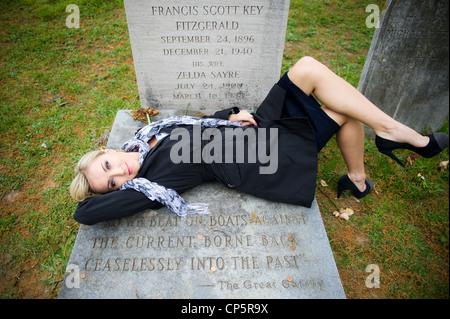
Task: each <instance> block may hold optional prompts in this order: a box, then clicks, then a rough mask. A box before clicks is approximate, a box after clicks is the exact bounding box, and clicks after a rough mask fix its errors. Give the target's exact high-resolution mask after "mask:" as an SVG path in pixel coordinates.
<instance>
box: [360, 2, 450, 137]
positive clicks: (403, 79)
mask: <svg viewBox="0 0 450 319" xmlns="http://www.w3.org/2000/svg"><path fill="white" fill-rule="evenodd" d="M448 14H449V2H448V1H447V0H434V1H430V0H398V1H392V0H389V1H387V8H386V9H385V10H384V11H383V13H382V19H381V24H380V28H379V29H377V30H376V31H375V33H374V37H373V39H372V44H371V47H370V50H369V54H368V56H367V60H366V63H365V66H364V70H363V72H362V75H361V79H360V82H359V86H358V89H359V90H360V91H361V92H362V93H363V94H364V95H365V96H366V97H367V98H369V99H370V100H371V101H372V102H373V103H374V104H375V105H377V106H378V107H380V108H381V109H382V110H383V111H385V112H386V113H387V114H389V115H390V116H392V117H393V118H395V119H396V120H398V121H400V122H402V123H404V124H406V125H408V126H410V127H413V128H415V129H416V130H417V131H422V130H423V129H425V128H426V129H431V130H433V131H434V130H436V129H439V128H440V127H441V126H442V124H443V122H444V121H445V118H446V116H447V115H448V110H449V94H448V92H449V82H448V74H449V67H448V66H449V64H448V61H449V55H448V51H449V36H448V30H449V29H448V28H449V23H448Z"/></svg>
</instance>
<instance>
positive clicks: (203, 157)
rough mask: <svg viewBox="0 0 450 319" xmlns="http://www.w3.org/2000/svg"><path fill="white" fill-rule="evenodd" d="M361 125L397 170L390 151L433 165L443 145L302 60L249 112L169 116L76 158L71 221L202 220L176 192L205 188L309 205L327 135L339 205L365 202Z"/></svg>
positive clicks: (197, 207) (442, 139)
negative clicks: (336, 162) (151, 213)
mask: <svg viewBox="0 0 450 319" xmlns="http://www.w3.org/2000/svg"><path fill="white" fill-rule="evenodd" d="M317 100H318V101H320V102H321V103H322V106H321V105H320V104H319V103H318V101H317ZM243 107H246V106H243ZM363 124H366V125H368V126H369V127H371V128H372V129H373V130H374V131H375V133H376V138H375V143H376V146H377V148H378V151H380V152H381V153H383V154H385V155H387V156H389V157H390V158H392V159H394V160H395V161H396V162H398V163H399V164H400V165H401V166H404V164H403V163H402V162H401V161H400V160H399V159H398V158H397V157H396V156H395V155H394V153H393V151H395V150H396V149H408V150H411V151H413V152H415V153H417V154H419V155H420V156H423V157H433V156H436V155H437V154H439V153H440V152H441V151H442V150H444V149H445V148H446V147H447V146H448V142H449V137H448V135H447V134H445V133H433V134H430V135H427V136H423V135H421V134H419V133H417V132H416V131H414V130H413V129H411V128H409V127H407V126H405V125H403V124H402V123H399V122H398V121H396V120H394V119H393V118H391V117H390V116H388V115H387V114H385V113H384V112H383V111H381V110H380V109H379V108H378V107H377V106H375V105H374V104H373V103H372V102H370V101H369V100H368V99H367V98H366V97H364V96H363V95H362V94H361V93H360V92H359V91H358V90H357V89H355V88H354V87H353V86H351V85H350V84H349V83H347V82H346V81H345V80H343V79H342V78H340V77H339V76H337V75H336V74H335V73H333V72H332V71H331V70H330V69H329V68H327V67H326V66H325V65H323V64H322V63H320V62H319V61H317V60H316V59H314V58H312V57H303V58H301V59H300V60H299V61H298V62H297V63H296V64H295V65H294V66H293V67H292V68H291V69H290V70H289V71H288V72H286V73H285V74H284V75H283V76H282V77H281V79H280V80H279V81H278V82H277V83H276V84H274V86H273V87H272V89H271V90H270V91H269V92H268V94H267V96H266V98H265V99H264V101H263V102H262V103H261V105H260V106H259V107H258V108H257V109H256V112H255V113H249V112H248V111H245V110H240V109H238V108H236V107H233V108H229V109H226V110H222V111H218V112H216V113H215V114H214V115H213V116H211V117H203V118H192V117H172V118H167V119H163V120H160V121H157V122H154V123H152V124H150V125H147V126H145V127H144V128H142V129H141V130H139V131H138V132H137V133H136V135H135V137H133V138H132V139H130V140H129V141H127V142H126V143H125V144H124V145H123V147H122V150H123V151H124V152H118V151H114V150H99V151H93V152H90V153H88V154H86V155H85V156H83V157H82V158H81V160H80V161H79V163H78V164H77V166H76V168H75V174H76V176H75V178H74V180H73V182H72V184H71V187H70V193H71V195H72V197H73V198H75V199H76V200H78V201H79V204H78V206H77V208H76V211H75V214H74V218H75V219H76V220H77V221H78V222H80V223H83V224H89V225H91V224H95V223H97V222H101V221H105V220H110V219H116V218H122V217H125V216H130V215H133V214H135V213H137V212H140V211H143V210H145V209H157V208H160V207H162V206H166V207H167V208H168V209H169V210H171V211H173V212H174V213H176V214H177V215H178V216H186V215H189V214H206V213H209V210H208V203H188V202H186V201H184V199H183V198H182V197H181V196H180V195H179V194H180V193H183V192H184V191H186V190H188V189H191V188H193V187H195V186H197V185H200V184H202V183H204V182H208V181H219V182H221V183H223V184H224V185H225V186H226V187H229V188H233V189H236V190H237V191H240V192H244V193H248V194H252V195H254V196H258V197H261V198H265V199H267V200H272V201H277V202H283V203H289V204H296V205H302V206H306V207H310V206H311V204H312V201H313V199H314V195H315V187H316V176H317V161H318V156H317V154H318V153H319V152H320V150H321V149H322V148H323V147H324V146H325V145H326V143H327V142H328V141H329V140H330V139H331V138H332V137H333V136H334V135H335V136H336V141H337V144H338V146H339V149H340V152H341V154H342V156H343V159H344V161H345V164H346V167H347V172H345V173H344V174H343V175H342V176H341V177H340V178H339V180H338V183H337V189H338V197H339V196H341V194H342V192H344V191H350V192H352V194H353V195H354V196H355V197H357V198H363V197H365V196H367V195H369V194H370V192H371V190H372V189H373V187H374V182H373V181H371V180H370V179H368V178H367V176H366V172H365V167H364V127H363ZM227 129H228V134H226V133H227ZM230 133H232V134H230ZM230 136H232V137H233V138H230ZM268 152H269V153H270V152H272V153H273V154H269V155H268ZM271 155H272V157H270V156H271ZM274 164H276V165H274ZM271 165H272V166H271Z"/></svg>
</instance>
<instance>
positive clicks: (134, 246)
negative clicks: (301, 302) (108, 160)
mask: <svg viewBox="0 0 450 319" xmlns="http://www.w3.org/2000/svg"><path fill="white" fill-rule="evenodd" d="M171 113H172V112H167V113H163V114H164V116H166V115H167V114H171ZM142 125H143V124H142V123H140V122H136V121H133V120H132V119H131V116H130V115H129V114H128V111H119V112H118V114H117V117H116V120H115V122H114V127H113V129H112V132H111V137H110V140H109V141H108V145H107V147H109V148H118V147H120V144H121V143H123V142H124V141H126V140H127V139H129V138H130V137H132V136H133V134H134V132H135V131H136V130H137V129H138V128H139V127H140V126H142ZM183 197H184V198H185V199H186V200H187V201H192V202H206V203H209V205H210V211H211V214H210V215H194V216H189V217H187V218H184V219H182V218H179V217H178V216H176V215H175V214H173V213H172V212H170V211H169V210H167V209H166V208H162V209H159V210H147V211H144V212H142V213H138V214H136V215H134V216H131V217H128V218H123V219H119V220H113V221H109V222H103V223H99V224H97V225H94V226H85V225H81V226H80V229H79V232H78V235H77V239H76V242H75V245H74V247H73V250H72V254H71V256H70V260H69V264H68V268H67V272H66V275H65V277H64V280H63V284H62V288H61V290H60V292H59V298H137V297H139V298H166V299H171V298H180V299H184V298H202V299H203V298H212V299H216V298H242V299H248V298H273V299H276V298H345V293H344V290H343V287H342V284H341V281H340V278H339V274H338V271H337V268H336V264H335V261H334V258H333V254H332V251H331V248H330V245H329V242H328V238H327V234H326V232H325V228H324V225H323V222H322V218H321V216H320V212H319V208H318V206H317V202H316V201H314V203H313V206H312V207H311V208H305V207H300V206H295V205H288V204H281V203H275V202H270V201H266V200H263V199H260V198H256V197H253V196H250V195H246V194H242V193H239V192H237V191H234V190H230V189H228V188H226V187H224V186H222V185H220V184H216V183H208V184H205V185H201V186H199V187H196V188H194V189H192V190H190V191H188V192H187V193H184V194H183ZM212 267H215V268H212Z"/></svg>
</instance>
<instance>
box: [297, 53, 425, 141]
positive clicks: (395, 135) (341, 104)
mask: <svg viewBox="0 0 450 319" xmlns="http://www.w3.org/2000/svg"><path fill="white" fill-rule="evenodd" d="M289 78H290V79H291V81H292V82H294V83H295V84H296V85H297V86H298V87H300V88H301V89H302V90H303V91H304V92H305V93H306V94H308V95H309V94H311V93H312V94H314V96H315V97H316V98H317V99H318V100H319V101H321V102H322V103H323V104H325V105H326V106H327V107H328V108H329V109H331V110H332V111H334V112H336V113H338V114H341V115H344V116H346V117H347V118H352V119H355V120H359V121H361V122H363V123H364V124H366V125H368V126H370V127H371V128H372V129H373V130H374V131H375V133H376V134H377V135H378V136H380V137H383V138H386V139H389V140H392V141H396V142H403V143H408V144H411V145H413V146H417V147H424V146H426V145H427V144H428V142H429V138H428V137H426V136H422V135H421V134H419V133H417V132H416V131H414V130H413V129H411V128H409V127H407V126H405V125H403V124H401V123H399V122H397V121H395V120H394V119H393V118H391V117H390V116H388V115H387V114H386V113H384V112H383V111H381V110H380V109H379V108H378V107H376V106H375V105H374V104H373V103H372V102H370V101H369V100H368V99H367V98H366V97H365V96H364V95H362V94H361V93H360V92H359V91H358V90H357V89H356V88H354V87H353V86H352V85H350V84H349V83H348V82H346V81H345V80H344V79H342V78H340V77H339V76H337V75H336V74H334V73H333V72H332V71H331V70H330V69H328V68H327V67H326V66H325V65H323V64H322V63H320V62H318V61H317V60H315V59H313V58H311V57H304V58H301V59H300V60H299V61H298V62H297V63H296V65H295V66H294V67H293V68H292V69H291V70H290V71H289Z"/></svg>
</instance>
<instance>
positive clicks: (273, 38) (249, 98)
mask: <svg viewBox="0 0 450 319" xmlns="http://www.w3.org/2000/svg"><path fill="white" fill-rule="evenodd" d="M125 10H126V16H127V23H128V30H129V35H130V41H131V48H132V52H133V59H134V66H135V71H136V77H137V83H138V87H139V95H140V100H141V106H143V107H153V108H158V109H159V110H163V109H166V110H185V109H186V108H187V106H188V105H189V109H193V110H212V111H217V110H220V109H224V108H227V107H233V106H246V107H248V108H249V109H253V108H254V107H257V106H259V104H260V103H261V102H262V100H263V99H264V97H265V94H266V93H267V92H268V91H269V89H270V88H271V87H272V85H273V84H274V83H275V82H276V81H277V80H278V79H279V77H280V68H281V61H282V57H283V48H284V40H285V33H286V24H287V17H288V12H289V0H251V1H241V0H228V1H218V0H186V1H175V0H125Z"/></svg>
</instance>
